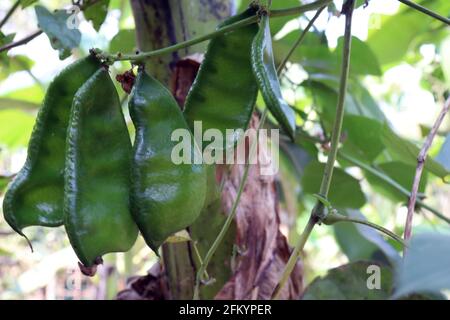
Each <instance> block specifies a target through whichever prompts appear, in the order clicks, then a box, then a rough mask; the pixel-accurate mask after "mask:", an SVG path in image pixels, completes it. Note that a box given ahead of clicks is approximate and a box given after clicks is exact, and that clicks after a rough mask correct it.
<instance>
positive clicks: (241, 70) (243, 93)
mask: <svg viewBox="0 0 450 320" xmlns="http://www.w3.org/2000/svg"><path fill="white" fill-rule="evenodd" d="M255 14H256V9H255V8H249V9H247V10H246V11H244V12H243V13H241V14H239V15H237V16H233V17H231V18H229V19H227V20H225V21H224V22H223V23H222V24H220V25H219V26H218V29H220V28H222V27H225V26H227V25H230V24H232V23H236V22H238V21H241V20H243V19H245V18H248V17H251V16H254V15H255ZM257 32H258V26H257V25H256V24H255V23H253V24H249V25H247V26H245V27H242V28H240V29H239V30H236V31H232V32H229V33H226V34H223V35H221V36H218V37H216V38H214V39H212V40H211V42H210V43H209V45H208V48H207V50H206V54H205V59H204V60H203V62H202V64H201V66H200V69H199V72H198V74H197V77H196V78H195V81H194V83H193V85H192V87H191V89H190V90H189V93H188V96H187V98H186V103H185V107H184V115H185V117H186V120H187V123H188V125H189V127H190V128H191V130H194V122H195V121H201V125H202V134H203V132H205V131H206V130H208V129H216V130H219V131H220V133H221V134H222V137H223V138H224V140H225V139H226V129H232V130H237V129H240V130H241V133H240V134H235V135H230V137H229V141H228V144H223V146H224V148H232V147H234V145H235V144H236V142H237V141H238V140H239V139H240V138H241V136H242V135H243V131H244V130H246V129H247V127H248V124H249V121H250V117H251V115H252V112H253V109H254V105H255V101H256V96H257V93H258V87H257V85H256V82H255V77H254V76H253V73H252V65H251V60H250V51H251V45H252V41H253V38H254V37H255V35H256V33H257ZM203 149H204V146H203Z"/></svg>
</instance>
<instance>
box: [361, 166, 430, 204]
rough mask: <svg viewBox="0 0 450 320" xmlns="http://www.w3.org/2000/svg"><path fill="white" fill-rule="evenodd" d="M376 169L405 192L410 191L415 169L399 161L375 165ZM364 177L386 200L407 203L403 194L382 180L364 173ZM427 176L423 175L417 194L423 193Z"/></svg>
mask: <svg viewBox="0 0 450 320" xmlns="http://www.w3.org/2000/svg"><path fill="white" fill-rule="evenodd" d="M377 169H378V170H379V171H380V172H382V173H384V174H385V175H386V176H388V177H390V178H391V179H392V180H394V181H395V182H397V183H398V184H399V185H401V186H402V187H403V188H404V189H406V190H408V191H409V190H411V187H412V184H413V181H414V174H415V172H416V167H415V166H412V165H410V164H407V163H404V162H400V161H392V162H385V163H381V164H379V165H377ZM363 172H364V175H365V177H366V179H367V181H368V182H369V183H370V185H371V186H372V187H373V188H374V189H375V190H376V191H377V192H378V193H380V194H382V195H384V196H385V197H387V198H388V199H390V200H392V201H393V202H395V203H404V202H406V201H408V199H407V197H406V196H405V194H404V193H402V192H400V191H398V189H397V188H395V187H393V186H391V185H390V184H389V183H387V182H385V181H384V180H382V179H380V178H378V177H376V176H374V175H373V174H371V173H369V172H367V171H364V170H363ZM427 180H428V179H427V175H426V174H423V175H422V178H421V179H420V183H419V192H420V193H424V192H425V187H426V185H427Z"/></svg>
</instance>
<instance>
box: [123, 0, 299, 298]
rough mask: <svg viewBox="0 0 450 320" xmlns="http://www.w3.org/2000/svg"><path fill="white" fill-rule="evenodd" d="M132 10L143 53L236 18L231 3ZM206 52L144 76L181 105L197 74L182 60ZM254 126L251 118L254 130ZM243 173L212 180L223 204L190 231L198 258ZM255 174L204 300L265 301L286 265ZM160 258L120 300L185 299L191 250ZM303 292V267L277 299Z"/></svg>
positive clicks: (269, 200)
mask: <svg viewBox="0 0 450 320" xmlns="http://www.w3.org/2000/svg"><path fill="white" fill-rule="evenodd" d="M131 5H132V9H133V15H134V18H135V22H136V36H137V43H138V47H139V49H140V50H142V51H149V50H154V49H158V48H162V47H166V46H169V45H172V44H174V43H177V42H180V41H184V40H186V39H189V38H192V37H197V36H200V35H202V34H205V33H208V32H211V31H212V30H214V29H215V28H216V25H217V24H218V22H219V21H221V20H223V19H224V18H226V17H228V16H230V15H232V14H234V11H235V6H234V1H233V0H198V1H179V0H169V1H167V0H132V1H131ZM205 49H206V43H201V44H198V45H196V46H193V47H189V48H186V49H184V50H180V51H178V52H175V53H173V54H171V55H164V56H159V57H154V58H150V59H149V60H148V61H146V69H147V71H148V72H149V73H150V74H152V75H153V76H155V77H156V78H158V79H159V80H160V81H161V82H163V83H165V84H166V85H167V86H170V87H171V88H172V91H173V92H174V95H175V97H176V98H177V100H178V101H179V103H180V104H182V103H183V101H184V98H185V95H186V94H187V91H188V90H187V89H188V88H189V87H190V85H191V84H192V81H193V79H194V77H195V74H196V72H197V69H198V63H197V62H196V61H195V59H193V60H190V59H189V60H183V58H184V57H186V56H187V55H191V54H193V53H203V52H204V51H205ZM186 61H188V62H189V63H186ZM257 122H258V118H257V116H256V115H255V116H254V117H253V120H252V126H255V124H256V123H257ZM261 150H263V149H261ZM263 152H265V151H263ZM243 168H244V166H242V165H233V166H223V165H222V166H218V168H217V172H216V177H217V180H218V181H220V182H222V183H223V186H224V188H223V191H222V197H221V199H218V201H216V202H215V203H213V204H212V205H211V206H210V207H208V208H207V210H205V211H204V212H203V213H202V214H201V216H200V218H199V219H198V221H197V222H196V223H194V225H193V226H191V228H190V229H189V231H190V233H191V237H192V239H193V241H195V242H196V244H197V248H198V250H199V252H200V255H201V256H204V255H205V254H206V252H207V250H208V249H209V247H210V245H211V244H212V242H213V241H214V239H215V237H216V236H217V234H218V233H219V231H220V229H221V227H222V225H223V222H224V221H225V219H226V213H228V212H229V211H230V208H231V206H232V203H233V201H234V200H235V198H236V193H237V189H238V186H239V182H240V181H241V179H242V173H243ZM258 169H259V167H258V165H255V166H253V165H252V168H251V169H250V174H249V177H248V181H247V184H246V187H245V189H244V192H243V195H242V198H241V201H240V205H239V206H238V209H237V218H236V224H235V225H233V227H232V228H230V231H229V232H228V234H227V236H226V239H225V240H224V241H223V243H222V244H221V246H220V247H219V249H218V251H217V252H216V254H215V256H214V258H213V259H212V261H211V263H210V264H209V267H208V273H209V274H210V276H212V277H213V278H214V279H215V282H214V283H212V284H209V285H204V286H202V288H201V292H200V293H201V298H203V299H212V298H219V299H220V298H222V299H268V298H270V294H271V291H272V290H273V288H274V286H275V285H276V283H277V280H278V278H279V276H280V273H281V271H282V269H283V268H284V265H285V263H286V261H287V259H288V257H289V253H290V250H289V248H288V246H287V242H286V239H285V238H284V236H282V235H281V233H280V231H279V225H280V217H279V210H278V200H277V195H276V190H275V181H274V180H275V179H274V177H273V176H271V177H261V176H260V175H259V170H258ZM162 257H163V258H162V266H161V265H156V266H154V267H153V268H152V270H150V271H149V274H148V275H147V276H146V277H141V278H137V279H135V280H133V281H131V282H130V287H129V289H127V290H125V291H123V292H121V293H120V294H119V299H138V298H141V299H191V298H192V295H193V287H194V280H195V272H196V269H197V267H198V263H199V261H198V259H197V256H196V255H195V252H194V248H193V246H192V243H191V242H183V243H178V244H164V245H163V247H162ZM301 286H302V275H301V265H300V264H298V266H297V268H296V269H295V272H294V273H293V276H292V277H291V281H290V282H289V285H288V286H286V290H285V292H283V297H284V298H291V299H292V298H294V299H295V298H298V296H299V294H300V291H301Z"/></svg>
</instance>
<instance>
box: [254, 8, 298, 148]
mask: <svg viewBox="0 0 450 320" xmlns="http://www.w3.org/2000/svg"><path fill="white" fill-rule="evenodd" d="M251 56H252V66H253V72H254V74H255V77H256V80H257V82H258V86H259V90H260V91H261V94H262V97H263V99H264V102H265V104H266V106H267V108H269V110H270V112H271V113H272V115H273V116H274V117H275V119H276V120H277V121H278V123H279V124H280V125H281V127H282V128H283V129H284V130H285V131H286V133H287V134H288V135H289V136H290V137H291V138H292V139H294V133H295V112H294V110H292V109H291V108H290V107H289V105H288V104H287V103H286V101H284V99H283V96H282V95H281V89H280V83H279V81H278V76H277V71H276V69H275V62H274V59H273V52H272V37H271V34H270V26H269V17H268V16H267V15H263V16H262V17H261V21H260V27H259V31H258V34H257V35H256V37H255V39H254V40H253V44H252V55H251Z"/></svg>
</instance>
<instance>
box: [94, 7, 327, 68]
mask: <svg viewBox="0 0 450 320" xmlns="http://www.w3.org/2000/svg"><path fill="white" fill-rule="evenodd" d="M331 1H332V0H318V1H316V2H312V3H309V4H306V5H302V6H298V7H294V8H289V9H280V10H272V11H271V12H270V16H271V17H284V16H289V15H295V14H302V13H305V12H307V11H312V10H317V9H318V8H321V7H323V6H324V5H327V4H329V3H330V2H331ZM257 21H258V16H257V15H254V16H251V17H248V18H246V19H243V20H240V21H238V22H235V23H233V24H230V25H227V26H225V27H223V28H220V29H219V30H216V31H213V32H211V33H208V34H205V35H203V36H200V37H197V38H193V39H190V40H187V41H183V42H179V43H177V44H174V45H172V46H169V47H165V48H161V49H157V50H153V51H148V52H140V53H137V54H122V53H117V54H110V53H106V52H102V51H101V50H99V49H96V54H97V56H98V57H99V58H101V59H103V60H105V61H106V62H109V63H112V62H115V61H123V60H131V61H134V62H140V61H142V60H145V59H146V58H149V57H154V56H159V55H164V54H168V53H172V52H174V51H177V50H180V49H184V48H186V47H190V46H193V45H195V44H198V43H200V42H204V41H207V40H211V39H213V38H216V37H218V36H221V35H223V34H225V33H228V32H232V31H235V30H237V29H239V28H242V27H245V26H247V25H249V24H252V23H256V22H257Z"/></svg>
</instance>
